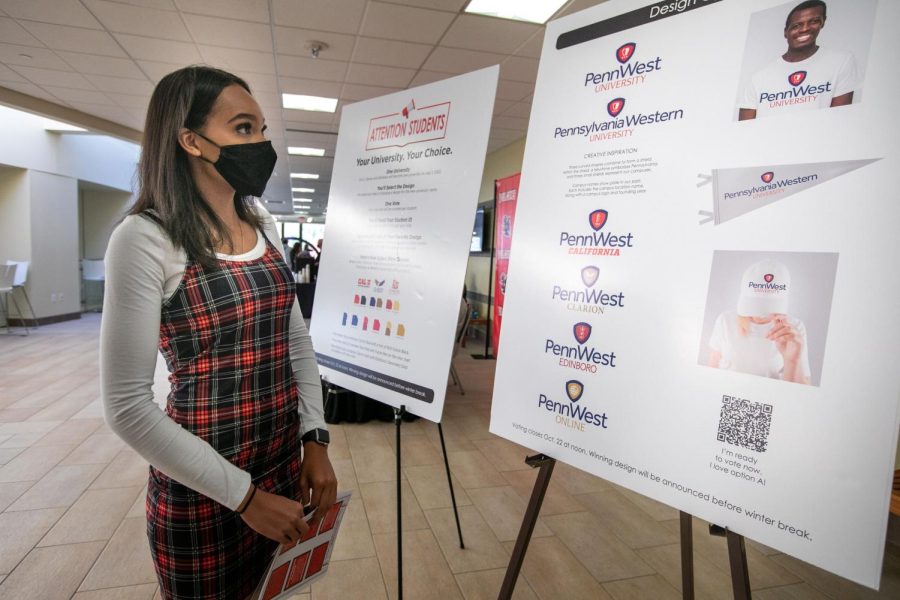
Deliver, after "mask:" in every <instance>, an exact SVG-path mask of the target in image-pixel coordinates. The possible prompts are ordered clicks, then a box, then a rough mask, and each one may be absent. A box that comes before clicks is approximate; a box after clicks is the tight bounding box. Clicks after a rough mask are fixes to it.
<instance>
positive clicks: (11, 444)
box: [0, 433, 47, 464]
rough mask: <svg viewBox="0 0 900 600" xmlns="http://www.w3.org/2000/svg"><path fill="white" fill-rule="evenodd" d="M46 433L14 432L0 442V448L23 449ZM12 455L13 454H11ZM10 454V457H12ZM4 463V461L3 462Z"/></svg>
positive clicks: (32, 444)
mask: <svg viewBox="0 0 900 600" xmlns="http://www.w3.org/2000/svg"><path fill="white" fill-rule="evenodd" d="M45 435H47V434H46V433H16V434H14V435H10V436H8V437H7V438H6V440H4V441H3V442H2V443H0V449H3V450H15V449H18V450H24V449H25V448H28V447H29V446H34V445H35V444H36V443H37V442H38V441H40V439H41V438H42V437H44V436H45ZM12 456H15V454H13V455H12ZM12 456H10V458H12ZM4 464H5V463H4Z"/></svg>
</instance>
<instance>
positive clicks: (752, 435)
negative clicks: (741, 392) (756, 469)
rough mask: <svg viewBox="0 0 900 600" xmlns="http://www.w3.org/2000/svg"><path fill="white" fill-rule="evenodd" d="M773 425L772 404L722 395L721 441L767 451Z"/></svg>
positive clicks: (719, 438) (749, 448) (718, 436)
mask: <svg viewBox="0 0 900 600" xmlns="http://www.w3.org/2000/svg"><path fill="white" fill-rule="evenodd" d="M771 427H772V405H771V404H762V403H761V402H751V401H750V400H745V399H743V398H738V397H736V396H722V412H721V413H719V433H718V435H717V436H716V437H717V439H718V440H719V441H720V442H725V443H728V444H732V445H734V446H740V447H741V448H746V449H748V450H753V451H755V452H765V451H766V445H767V444H768V443H769V429H770V428H771Z"/></svg>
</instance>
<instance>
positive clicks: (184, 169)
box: [100, 67, 337, 600]
mask: <svg viewBox="0 0 900 600" xmlns="http://www.w3.org/2000/svg"><path fill="white" fill-rule="evenodd" d="M264 131H265V120H264V118H263V115H262V111H261V110H260V108H259V105H258V104H257V103H256V101H255V100H254V99H253V97H252V96H251V95H250V89H249V87H248V86H247V84H246V83H245V82H244V81H243V80H241V79H240V78H238V77H236V76H234V75H231V74H229V73H226V72H224V71H220V70H218V69H213V68H209V67H187V68H184V69H181V70H179V71H175V72H174V73H170V74H169V75H167V76H166V77H164V78H163V79H162V80H161V81H160V82H159V84H158V85H157V86H156V89H155V90H154V92H153V96H152V97H151V99H150V106H149V108H148V112H147V122H146V126H145V129H144V143H143V148H142V153H141V160H140V165H139V178H140V190H139V196H138V201H137V203H136V204H135V206H134V208H133V209H132V210H131V212H130V215H129V216H128V217H126V218H125V220H124V221H123V222H122V223H121V224H120V225H119V226H118V227H117V228H116V230H115V232H114V233H113V235H112V238H111V239H110V243H109V249H108V252H107V274H106V297H105V303H104V312H103V322H102V326H101V348H100V349H101V365H100V366H101V385H102V394H103V401H104V409H105V414H106V419H107V422H108V423H109V425H110V427H111V428H112V429H113V431H115V432H116V433H117V434H118V435H119V436H121V437H122V439H124V440H125V441H126V442H127V443H128V444H129V445H130V446H131V447H132V448H134V449H135V450H136V451H137V452H138V453H139V454H140V455H141V456H143V457H144V458H145V459H147V460H148V461H149V462H150V464H151V467H150V476H149V481H148V490H147V503H146V509H147V535H148V537H149V541H150V550H151V554H152V556H153V560H154V564H155V567H156V572H157V576H158V579H159V583H160V588H161V590H162V592H163V595H164V597H165V598H173V599H175V598H177V599H181V598H217V599H218V598H220V599H235V600H244V599H245V598H247V597H248V596H249V595H250V594H251V593H252V592H253V590H254V589H255V588H256V586H257V584H258V583H259V581H260V579H261V578H262V576H263V575H264V572H265V568H266V566H267V564H268V561H269V560H270V559H271V556H272V552H273V551H274V549H275V547H276V546H277V544H278V543H279V542H281V543H290V542H292V541H294V540H296V539H297V538H298V537H299V536H300V535H302V534H303V533H304V532H305V531H306V530H307V525H306V523H304V521H303V505H304V504H310V505H311V506H313V507H315V508H316V516H315V518H317V519H318V518H321V516H322V515H323V514H324V512H325V511H326V510H327V509H328V507H329V506H330V505H331V504H332V503H333V502H334V501H335V495H336V487H337V484H336V480H335V476H334V471H333V469H332V467H331V464H330V462H329V460H328V455H327V443H328V432H327V431H326V430H325V421H324V418H323V411H322V395H321V387H320V383H319V375H318V369H317V367H316V361H315V354H314V352H313V349H312V344H311V342H310V339H309V335H308V333H307V331H306V327H305V325H304V322H303V319H302V317H301V315H300V310H299V307H298V304H297V299H296V293H295V287H294V280H293V277H292V276H291V271H290V269H289V268H288V266H287V265H286V264H285V262H284V259H283V256H282V253H281V251H280V250H279V244H278V242H279V238H278V235H277V233H276V231H275V226H274V222H273V220H272V217H271V216H270V215H269V214H268V213H267V212H266V211H265V210H263V209H262V208H260V207H259V206H257V205H255V202H254V200H253V197H254V196H255V197H259V196H261V195H262V193H263V190H264V189H265V186H266V183H267V181H268V179H269V177H270V176H271V173H272V170H273V168H274V166H275V161H276V155H275V150H274V149H273V148H272V145H271V142H268V141H266V139H265V136H264ZM157 348H158V349H159V351H160V352H161V353H162V354H163V356H164V357H165V359H166V363H167V366H168V369H169V373H170V374H169V381H170V383H171V390H170V392H169V395H168V400H167V403H166V409H165V412H161V411H160V410H159V409H158V408H157V406H156V404H155V403H154V401H153V393H152V391H151V386H152V382H153V372H154V368H155V364H156V355H157ZM301 445H302V450H303V453H302V460H301Z"/></svg>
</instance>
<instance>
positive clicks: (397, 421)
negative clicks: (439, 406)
mask: <svg viewBox="0 0 900 600" xmlns="http://www.w3.org/2000/svg"><path fill="white" fill-rule="evenodd" d="M405 412H406V406H401V407H400V408H395V409H394V425H395V429H396V431H397V599H398V600H403V508H402V496H401V495H400V490H401V486H400V482H401V476H402V474H401V472H400V425H401V424H402V423H403V413H405Z"/></svg>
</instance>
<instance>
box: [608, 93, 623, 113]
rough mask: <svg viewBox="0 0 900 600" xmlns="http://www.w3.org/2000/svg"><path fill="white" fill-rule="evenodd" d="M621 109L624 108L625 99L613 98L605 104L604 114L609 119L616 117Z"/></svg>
mask: <svg viewBox="0 0 900 600" xmlns="http://www.w3.org/2000/svg"><path fill="white" fill-rule="evenodd" d="M623 108H625V98H613V99H612V100H610V101H609V102H608V103H607V105H606V112H608V113H609V116H611V117H618V116H619V113H620V112H622V109H623Z"/></svg>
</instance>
